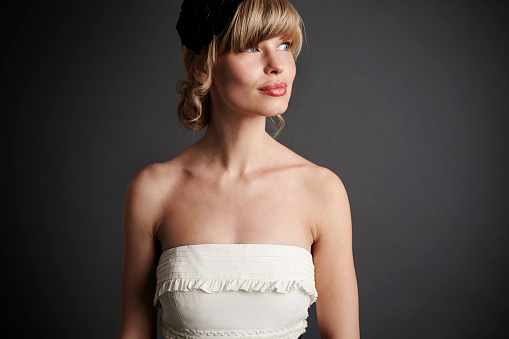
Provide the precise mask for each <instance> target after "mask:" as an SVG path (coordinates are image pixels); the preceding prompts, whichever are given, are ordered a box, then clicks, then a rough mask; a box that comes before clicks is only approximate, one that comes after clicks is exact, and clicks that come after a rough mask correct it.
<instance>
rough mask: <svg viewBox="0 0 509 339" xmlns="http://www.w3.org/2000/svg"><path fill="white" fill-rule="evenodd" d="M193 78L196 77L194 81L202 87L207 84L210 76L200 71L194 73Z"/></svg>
mask: <svg viewBox="0 0 509 339" xmlns="http://www.w3.org/2000/svg"><path fill="white" fill-rule="evenodd" d="M193 76H194V79H195V80H196V81H198V82H199V83H200V84H202V85H203V84H204V83H205V81H207V78H208V74H207V73H206V72H203V71H198V70H194V71H193Z"/></svg>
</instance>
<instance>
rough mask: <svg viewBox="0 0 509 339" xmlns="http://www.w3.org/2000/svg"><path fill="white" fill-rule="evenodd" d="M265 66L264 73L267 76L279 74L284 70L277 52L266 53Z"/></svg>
mask: <svg viewBox="0 0 509 339" xmlns="http://www.w3.org/2000/svg"><path fill="white" fill-rule="evenodd" d="M265 56H266V62H267V64H266V66H265V73H267V74H280V73H282V72H283V71H284V70H285V65H284V63H283V60H281V58H280V57H279V54H278V53H277V51H270V52H268V53H266V55H265Z"/></svg>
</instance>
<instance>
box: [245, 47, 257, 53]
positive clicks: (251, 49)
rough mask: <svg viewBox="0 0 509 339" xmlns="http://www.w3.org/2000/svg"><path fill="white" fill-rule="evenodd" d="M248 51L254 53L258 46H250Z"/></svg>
mask: <svg viewBox="0 0 509 339" xmlns="http://www.w3.org/2000/svg"><path fill="white" fill-rule="evenodd" d="M246 52H249V53H254V52H256V47H252V48H248V49H246Z"/></svg>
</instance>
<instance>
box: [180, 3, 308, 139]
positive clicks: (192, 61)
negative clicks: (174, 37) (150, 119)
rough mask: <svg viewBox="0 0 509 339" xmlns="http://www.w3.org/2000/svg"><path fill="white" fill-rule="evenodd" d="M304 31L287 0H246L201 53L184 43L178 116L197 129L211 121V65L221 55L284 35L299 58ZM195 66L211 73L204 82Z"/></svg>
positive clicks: (279, 126)
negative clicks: (183, 69)
mask: <svg viewBox="0 0 509 339" xmlns="http://www.w3.org/2000/svg"><path fill="white" fill-rule="evenodd" d="M302 31H303V24H302V19H301V17H300V15H299V14H298V13H297V11H296V10H295V8H294V7H293V6H292V5H291V4H290V2H288V1H287V0H244V1H243V2H241V3H240V5H239V7H238V9H237V12H236V13H235V16H234V17H233V18H232V21H231V23H230V25H229V26H228V27H227V28H226V29H225V30H224V31H223V32H222V33H221V34H219V35H214V38H213V39H212V42H211V43H210V44H209V45H207V46H204V47H203V49H202V51H201V53H200V54H199V55H196V54H195V53H194V52H193V51H192V50H190V49H187V48H186V47H185V46H184V45H182V60H183V63H184V68H185V72H186V80H180V81H179V82H178V83H177V92H178V93H179V94H180V95H181V96H182V97H181V99H180V103H179V106H178V117H179V119H180V121H181V122H182V124H183V125H184V126H185V127H187V128H189V129H190V130H193V131H197V130H200V129H202V128H204V127H205V126H207V124H208V123H209V119H210V110H211V105H210V100H211V99H210V93H209V90H210V86H211V85H212V68H213V67H214V65H215V62H216V60H217V57H218V56H220V55H222V54H223V53H228V52H240V51H245V50H247V49H249V48H252V47H254V46H257V45H258V44H259V43H260V42H262V41H264V40H267V39H270V38H274V37H279V36H281V37H283V38H284V39H285V40H288V41H290V42H291V43H292V44H291V51H292V55H293V57H294V59H297V56H298V55H299V53H300V50H301V47H302ZM194 70H200V71H202V72H204V73H205V74H207V75H208V77H207V80H206V81H205V82H204V83H203V84H201V83H199V82H198V81H196V80H195V78H194V76H193V71H194ZM277 118H278V120H279V124H278V126H277V127H276V126H274V127H275V128H276V133H275V135H277V134H278V133H279V132H280V131H281V129H282V128H283V126H284V120H283V117H282V116H281V115H277ZM274 125H275V124H274Z"/></svg>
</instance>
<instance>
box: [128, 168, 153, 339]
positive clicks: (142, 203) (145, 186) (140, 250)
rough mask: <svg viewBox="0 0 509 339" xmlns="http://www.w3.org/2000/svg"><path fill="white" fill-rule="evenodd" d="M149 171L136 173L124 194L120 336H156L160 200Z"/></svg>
mask: <svg viewBox="0 0 509 339" xmlns="http://www.w3.org/2000/svg"><path fill="white" fill-rule="evenodd" d="M151 172H152V171H151V170H150V169H149V168H148V169H144V170H142V171H141V172H140V173H138V174H137V175H136V176H135V178H133V180H132V181H131V182H130V183H129V185H128V188H127V191H126V195H125V202H124V214H123V262H122V277H121V283H120V328H119V334H118V337H119V338H149V337H152V338H155V337H156V334H157V309H156V308H154V307H153V305H152V300H153V297H154V293H155V286H156V278H155V269H156V266H157V261H158V255H159V251H160V250H159V246H158V244H157V239H156V236H155V230H156V227H157V225H158V222H159V218H160V216H161V207H160V206H161V204H160V202H159V201H158V199H159V198H158V196H159V194H158V191H157V187H156V185H154V179H153V173H151Z"/></svg>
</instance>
